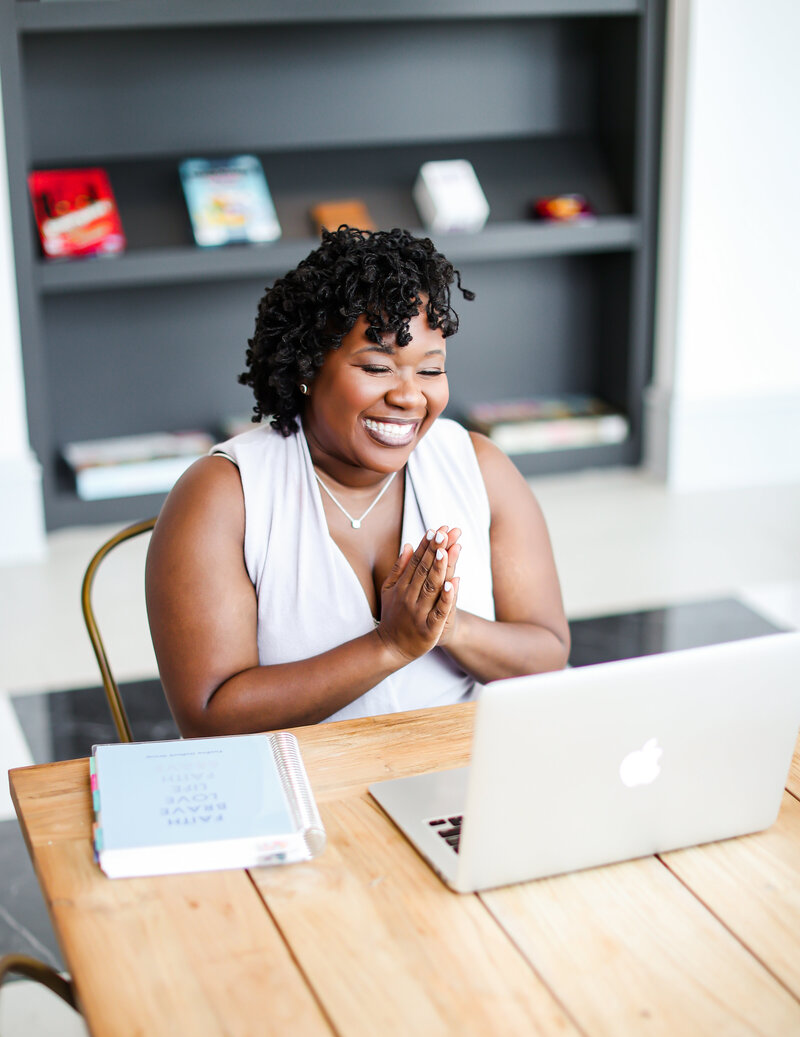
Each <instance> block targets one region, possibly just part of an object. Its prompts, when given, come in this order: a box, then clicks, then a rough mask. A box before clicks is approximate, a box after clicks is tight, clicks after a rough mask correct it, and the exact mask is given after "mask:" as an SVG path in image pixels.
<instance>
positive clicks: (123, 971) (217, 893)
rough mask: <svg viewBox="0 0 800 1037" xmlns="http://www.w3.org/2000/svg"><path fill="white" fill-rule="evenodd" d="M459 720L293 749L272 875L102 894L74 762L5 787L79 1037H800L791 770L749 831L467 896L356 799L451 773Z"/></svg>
mask: <svg viewBox="0 0 800 1037" xmlns="http://www.w3.org/2000/svg"><path fill="white" fill-rule="evenodd" d="M473 715H474V711H473V707H471V706H455V707H446V708H443V709H436V710H427V711H421V712H417V713H406V714H398V715H394V716H389V717H381V718H371V719H367V720H358V721H345V722H342V723H338V724H329V725H322V726H319V727H314V728H304V729H298V730H297V731H296V734H297V735H298V738H299V739H300V742H301V745H302V750H303V756H304V759H305V763H306V767H307V769H308V772H309V775H310V777H311V782H312V785H313V787H314V789H315V792H316V795H317V799H318V802H319V806H320V811H321V813H322V817H323V821H324V823H325V825H326V828H327V831H328V846H327V849H326V850H325V853H324V854H323V855H322V856H321V857H320V858H318V859H317V860H316V861H314V862H311V863H308V864H299V865H293V866H289V867H286V868H262V869H254V870H252V871H250V872H246V871H228V872H216V873H208V874H200V875H182V876H166V877H160V878H149V879H123V880H116V881H111V880H108V879H106V878H105V877H104V876H103V875H102V874H101V872H100V871H99V870H98V868H97V867H96V865H95V863H94V860H93V857H92V851H91V844H90V831H91V821H92V816H91V803H90V797H89V780H88V764H87V761H86V760H74V761H69V762H66V763H55V764H47V765H44V766H37V767H27V768H22V769H19V770H15V771H12V772H11V787H12V794H13V797H14V802H15V804H16V808H17V812H18V814H19V818H20V822H21V825H22V828H23V831H24V833H25V838H26V840H27V843H28V848H29V850H30V854H31V857H32V859H33V862H34V865H35V868H36V872H37V875H38V877H39V882H40V884H41V887H42V891H43V894H44V897H45V899H46V901H47V904H48V907H49V910H50V915H51V917H52V920H53V925H54V927H55V930H56V933H57V935H58V938H59V941H60V944H61V948H62V950H63V954H64V959H65V961H66V963H67V966H68V968H69V969H70V971H71V973H72V975H73V977H74V980H75V983H76V985H77V989H78V994H79V997H80V1000H81V1003H82V1005H83V1010H84V1013H85V1016H86V1020H87V1023H88V1025H89V1028H90V1030H91V1032H92V1034H94V1035H109V1034H121V1035H126V1037H129V1035H131V1034H142V1035H146V1037H156V1035H160V1034H164V1035H167V1034H169V1035H170V1037H173V1035H189V1037H205V1035H222V1034H225V1035H237V1037H238V1035H244V1034H248V1035H260V1034H272V1033H275V1034H282V1035H287V1034H288V1035H291V1034H298V1035H303V1037H305V1035H307V1034H308V1035H315V1034H329V1033H331V1032H333V1033H336V1034H342V1035H350V1034H364V1035H369V1037H375V1035H384V1034H403V1035H411V1034H415V1035H416V1034H424V1035H427V1034H446V1033H455V1032H459V1033H467V1034H481V1035H495V1034H502V1035H507V1034H525V1035H530V1034H553V1035H558V1037H573V1035H578V1034H583V1035H606V1034H607V1035H609V1037H619V1035H621V1034H622V1035H625V1034H648V1035H650V1034H664V1035H669V1037H685V1035H687V1034H708V1035H714V1037H717V1035H722V1034H724V1035H726V1037H729V1035H734V1034H756V1033H757V1034H765V1035H770V1037H775V1035H790V1034H793V1035H796V1034H800V755H799V754H795V759H794V763H793V767H792V772H791V775H790V782H789V791H787V793H786V794H785V795H784V802H783V807H782V809H781V813H780V817H779V820H778V822H777V823H776V824H775V825H774V826H773V827H772V828H771V829H770V830H769V831H767V832H765V833H761V834H759V835H754V836H748V837H745V838H742V839H735V840H730V841H728V842H724V843H717V844H714V845H711V846H706V847H702V848H696V849H691V850H682V851H678V852H675V853H669V854H665V855H663V856H661V857H649V858H645V859H643V860H638V861H632V862H628V863H624V864H617V865H613V866H610V867H606V868H597V869H594V870H591V871H586V872H582V873H579V874H573V875H566V876H561V877H558V878H554V879H544V880H540V881H538V882H530V883H527V884H524V885H520V886H515V887H509V888H506V889H501V890H494V891H491V892H488V893H482V894H477V895H466V896H464V895H458V894H456V893H451V892H449V891H448V890H447V889H446V887H445V886H444V885H443V884H442V883H441V882H440V880H439V879H438V878H437V877H436V876H435V874H434V873H433V872H432V871H431V870H430V869H429V868H428V867H427V865H425V864H424V863H423V861H422V860H421V859H420V858H419V857H418V856H417V854H416V853H415V852H414V850H413V849H411V847H410V846H409V845H408V844H407V843H406V841H405V839H404V838H403V837H402V836H401V835H400V833H399V832H398V831H397V830H396V829H395V828H394V826H393V825H392V824H391V822H390V821H388V820H387V819H386V817H385V816H384V815H383V814H382V813H381V811H380V809H379V808H378V807H377V806H376V805H375V804H374V803H373V802H372V800H371V799H370V797H369V795H368V794H367V792H366V786H367V784H368V783H369V782H371V781H375V780H378V779H381V778H389V777H394V776H397V775H402V774H408V773H413V772H415V771H418V770H423V769H425V770H436V769H440V768H444V767H450V766H458V765H461V764H464V763H466V762H467V759H468V755H469V744H470V739H471V730H472V722H473Z"/></svg>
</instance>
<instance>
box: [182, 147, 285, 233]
mask: <svg viewBox="0 0 800 1037" xmlns="http://www.w3.org/2000/svg"><path fill="white" fill-rule="evenodd" d="M178 170H179V173H180V178H181V185H182V186H183V193H184V195H185V197H186V206H187V208H188V210H189V218H190V219H191V221H192V232H193V234H194V240H195V241H196V242H197V244H198V245H202V246H204V247H208V246H212V247H213V246H215V245H230V244H235V243H237V242H266V241H276V240H277V239H278V238H279V237H280V236H281V226H280V223H279V222H278V215H277V213H276V211H275V205H274V203H273V201H272V195H271V194H270V192H269V188H268V187H267V181H266V178H265V177H264V170H263V168H262V166H261V163H260V162H259V160H258V159H257V158H256V156H255V155H234V156H232V157H231V158H219V159H205V158H187V159H184V160H183V162H181V163H180V165H179V166H178Z"/></svg>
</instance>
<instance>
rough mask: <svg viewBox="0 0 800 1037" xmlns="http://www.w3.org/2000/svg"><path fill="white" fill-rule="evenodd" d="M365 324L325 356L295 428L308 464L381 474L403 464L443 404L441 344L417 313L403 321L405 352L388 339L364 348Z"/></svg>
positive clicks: (444, 377) (444, 380)
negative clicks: (301, 429)
mask: <svg viewBox="0 0 800 1037" xmlns="http://www.w3.org/2000/svg"><path fill="white" fill-rule="evenodd" d="M368 326H369V325H368V324H367V321H366V318H364V317H361V318H359V320H358V322H357V323H356V324H355V326H354V327H353V329H352V331H350V332H348V334H347V335H345V336H344V338H343V339H342V344H341V346H340V347H339V348H338V349H332V350H331V351H330V352H329V353H328V355H327V356H326V357H325V361H324V363H323V365H322V368H321V369H320V371H319V373H318V374H317V376H316V378H315V379H314V382H313V383H312V385H311V392H310V394H309V396H308V399H307V400H306V409H305V413H304V415H303V427H304V429H305V432H306V437H307V439H308V442H309V446H310V448H311V453H312V457H313V458H314V460H315V462H317V463H319V462H323V463H324V460H325V459H326V458H327V459H328V460H329V461H335V462H338V463H339V464H342V463H343V464H345V465H347V466H350V467H353V468H360V469H366V470H368V471H371V472H379V473H382V474H386V473H388V472H396V471H399V470H400V469H401V468H402V467H403V466H404V465H405V463H406V461H407V460H408V457H409V455H410V454H411V451H412V450H413V449H414V447H415V446H416V445H417V443H418V442H419V441H420V439H421V438H422V436H424V435H425V433H426V432H427V431H428V429H429V428H430V427H431V425H432V424H433V422H434V421H435V420H436V418H438V417H439V415H440V414H441V413H442V411H443V410H444V408H445V406H446V405H447V400H448V398H449V389H448V385H447V375H446V374H445V339H444V336H443V335H442V333H441V331H440V330H438V329H436V330H434V329H432V328H431V327H430V326H429V324H428V319H427V317H426V315H425V314H424V313H422V314H418V315H417V316H416V317H414V318H413V319H412V320H411V322H410V324H409V331H410V332H411V336H412V338H411V341H410V342H409V343H408V345H406V346H397V345H396V344H395V337H394V335H388V334H387V335H384V336H383V338H384V342H383V344H382V345H380V344H378V343H376V342H371V341H370V340H369V339H368V338H367V337H366V330H367V328H368ZM333 474H335V473H333Z"/></svg>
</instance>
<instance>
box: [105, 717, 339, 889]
mask: <svg viewBox="0 0 800 1037" xmlns="http://www.w3.org/2000/svg"><path fill="white" fill-rule="evenodd" d="M89 763H90V774H91V789H92V800H93V807H94V813H95V824H94V849H95V857H96V859H97V862H98V864H99V865H100V867H101V868H102V870H103V871H104V872H105V873H106V875H108V877H109V878H128V877H133V876H142V875H168V874H176V873H180V872H190V871H217V870H220V869H224V868H250V867H257V866H261V865H272V864H289V863H292V862H295V861H306V860H310V859H311V858H312V857H315V856H316V855H317V854H319V853H321V852H322V850H323V849H324V847H325V830H324V828H323V825H322V821H321V820H320V816H319V812H318V811H317V806H316V803H315V801H314V795H313V792H312V790H311V786H310V784H309V781H308V775H307V774H306V771H305V767H304V766H303V760H302V757H301V755H300V748H299V746H298V744H297V739H296V738H295V737H294V735H292V734H290V733H289V732H288V731H278V732H276V733H273V734H251V735H226V736H220V737H215V738H193V739H185V740H184V739H181V740H174V741H165V742H133V743H128V744H113V745H95V746H94V747H93V749H92V756H91V759H90V761H89Z"/></svg>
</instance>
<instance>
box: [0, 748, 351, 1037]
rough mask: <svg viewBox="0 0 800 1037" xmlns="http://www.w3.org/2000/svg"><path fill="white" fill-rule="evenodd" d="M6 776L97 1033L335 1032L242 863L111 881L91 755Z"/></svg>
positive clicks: (213, 1036) (251, 1036) (242, 1036)
mask: <svg viewBox="0 0 800 1037" xmlns="http://www.w3.org/2000/svg"><path fill="white" fill-rule="evenodd" d="M11 780H12V789H13V790H14V797H15V803H16V804H17V805H18V809H20V806H21V807H22V810H21V817H22V818H23V821H24V823H23V828H24V830H25V835H26V839H27V841H28V845H29V848H30V849H31V855H32V858H33V862H34V866H35V868H36V871H37V874H38V876H39V881H40V885H41V887H42V890H43V893H44V897H45V901H46V903H47V906H48V909H49V911H50V916H51V918H52V921H53V926H54V929H55V931H56V933H57V934H58V936H59V943H60V945H61V949H62V952H63V955H64V960H65V962H66V964H67V967H68V969H69V971H70V972H71V973H72V975H73V977H74V979H75V982H76V986H77V989H78V995H79V998H80V1001H81V1004H82V1007H83V1012H84V1015H85V1017H86V1020H87V1023H88V1025H89V1028H90V1030H91V1032H92V1033H94V1034H98V1035H100V1034H102V1035H103V1037H116V1035H119V1037H123V1035H124V1037H128V1035H133V1034H141V1035H143V1037H144V1035H146V1037H161V1035H163V1037H173V1035H175V1034H191V1035H192V1037H222V1035H223V1034H224V1035H226V1037H257V1035H258V1037H260V1035H264V1034H276V1035H277V1034H286V1033H290V1032H297V1033H303V1034H306V1033H308V1034H311V1035H317V1034H320V1035H329V1034H330V1032H331V1030H330V1026H329V1025H328V1022H327V1020H326V1019H325V1017H324V1015H323V1013H322V1011H321V1009H320V1007H319V1004H318V1002H317V1000H316V998H315V996H314V994H313V993H312V991H311V990H310V989H309V987H308V984H307V983H306V981H305V979H304V977H303V976H302V974H301V972H300V971H299V970H298V968H297V965H296V963H295V961H294V960H293V958H292V956H291V953H290V951H289V950H288V948H287V947H286V944H285V943H284V941H283V938H282V936H281V935H280V933H279V932H278V930H277V929H276V927H275V924H274V922H273V921H272V919H271V918H270V916H269V914H268V913H267V912H266V911H265V910H264V905H263V902H262V900H261V898H260V896H259V894H258V892H257V890H256V889H255V887H254V885H253V883H252V881H251V880H250V877H249V876H248V874H247V872H246V871H243V870H238V871H225V872H206V873H201V874H195V875H169V876H160V877H155V878H146V879H114V880H111V879H108V878H106V877H105V876H104V875H103V874H102V872H101V871H100V869H99V868H98V867H97V865H96V863H95V860H94V855H93V852H92V847H91V839H90V834H91V799H90V794H89V769H88V762H87V761H86V760H82V761H70V762H69V763H68V764H58V765H53V766H47V767H35V768H24V769H21V770H17V771H14V772H12V779H11ZM298 867H304V865H298Z"/></svg>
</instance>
